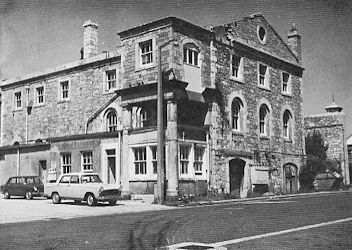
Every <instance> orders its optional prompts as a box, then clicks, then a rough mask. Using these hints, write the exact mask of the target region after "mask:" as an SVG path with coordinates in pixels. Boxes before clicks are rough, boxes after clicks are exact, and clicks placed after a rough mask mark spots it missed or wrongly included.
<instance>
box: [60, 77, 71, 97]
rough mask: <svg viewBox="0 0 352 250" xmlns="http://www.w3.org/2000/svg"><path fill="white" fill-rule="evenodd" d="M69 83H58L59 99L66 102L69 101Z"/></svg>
mask: <svg viewBox="0 0 352 250" xmlns="http://www.w3.org/2000/svg"><path fill="white" fill-rule="evenodd" d="M69 88H70V85H69V81H63V82H60V99H61V100H68V99H69Z"/></svg>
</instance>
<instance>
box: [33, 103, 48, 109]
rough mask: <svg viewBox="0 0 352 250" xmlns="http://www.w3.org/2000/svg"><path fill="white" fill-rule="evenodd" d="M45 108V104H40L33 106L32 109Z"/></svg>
mask: <svg viewBox="0 0 352 250" xmlns="http://www.w3.org/2000/svg"><path fill="white" fill-rule="evenodd" d="M44 106H45V103H41V104H35V105H34V106H33V108H41V107H44Z"/></svg>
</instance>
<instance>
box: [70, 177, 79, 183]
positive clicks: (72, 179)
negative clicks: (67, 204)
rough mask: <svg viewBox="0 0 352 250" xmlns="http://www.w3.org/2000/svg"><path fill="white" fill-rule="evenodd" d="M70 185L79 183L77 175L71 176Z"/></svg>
mask: <svg viewBox="0 0 352 250" xmlns="http://www.w3.org/2000/svg"><path fill="white" fill-rule="evenodd" d="M70 183H74V184H78V183H79V177H78V175H72V176H71V180H70Z"/></svg>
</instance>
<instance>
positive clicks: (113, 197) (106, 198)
mask: <svg viewBox="0 0 352 250" xmlns="http://www.w3.org/2000/svg"><path fill="white" fill-rule="evenodd" d="M119 198H120V196H118V195H105V196H98V197H97V198H96V199H97V201H109V200H118V199H119Z"/></svg>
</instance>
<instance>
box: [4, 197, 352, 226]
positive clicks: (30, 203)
mask: <svg viewBox="0 0 352 250" xmlns="http://www.w3.org/2000/svg"><path fill="white" fill-rule="evenodd" d="M337 192H351V191H337ZM337 192H335V191H332V192H316V193H307V194H290V195H279V196H270V197H256V198H245V199H233V200H220V201H204V202H191V203H189V204H186V205H185V207H190V206H205V205H216V204H223V203H232V202H246V201H252V200H267V199H271V200H272V199H282V198H287V197H296V196H308V195H313V196H314V195H322V194H330V193H337ZM170 209H180V208H179V207H171V206H165V205H158V204H150V203H146V202H143V201H141V200H119V201H117V204H116V205H114V206H110V205H108V204H104V203H101V204H99V203H98V204H97V206H94V207H90V206H88V205H87V204H86V203H84V202H83V203H80V204H75V203H74V202H73V201H69V200H67V201H66V200H64V201H61V203H60V204H53V203H52V201H51V199H46V198H33V199H32V200H26V199H23V198H21V197H18V198H16V197H14V198H12V197H11V199H3V198H2V197H1V198H0V215H1V216H0V224H6V223H18V222H27V221H35V220H55V219H70V218H78V217H87V216H99V215H109V214H125V213H139V212H146V211H157V210H170Z"/></svg>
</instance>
